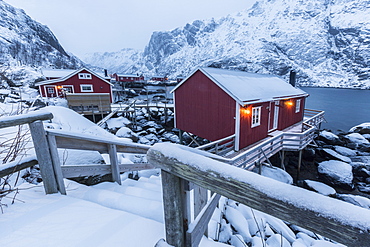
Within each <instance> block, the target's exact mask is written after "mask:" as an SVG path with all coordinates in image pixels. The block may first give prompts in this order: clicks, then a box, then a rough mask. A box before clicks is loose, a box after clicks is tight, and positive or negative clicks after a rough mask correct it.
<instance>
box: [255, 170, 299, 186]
mask: <svg viewBox="0 0 370 247" xmlns="http://www.w3.org/2000/svg"><path fill="white" fill-rule="evenodd" d="M257 170H258V168H255V171H257ZM261 175H262V176H265V177H269V178H272V179H275V180H277V181H280V182H283V183H286V184H293V178H292V176H290V175H289V173H287V172H286V171H284V170H283V169H280V168H278V167H270V166H265V165H263V166H262V172H261Z"/></svg>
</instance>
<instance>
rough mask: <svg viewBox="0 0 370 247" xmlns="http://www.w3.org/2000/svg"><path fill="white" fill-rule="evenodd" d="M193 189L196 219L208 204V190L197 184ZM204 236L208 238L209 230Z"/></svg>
mask: <svg viewBox="0 0 370 247" xmlns="http://www.w3.org/2000/svg"><path fill="white" fill-rule="evenodd" d="M193 188H194V218H196V217H197V216H198V215H199V213H200V212H201V211H202V209H203V208H204V206H205V205H206V204H207V202H208V190H207V189H204V188H202V187H200V186H198V185H196V184H194V186H193ZM204 235H206V236H208V230H207V229H206V230H205V234H204Z"/></svg>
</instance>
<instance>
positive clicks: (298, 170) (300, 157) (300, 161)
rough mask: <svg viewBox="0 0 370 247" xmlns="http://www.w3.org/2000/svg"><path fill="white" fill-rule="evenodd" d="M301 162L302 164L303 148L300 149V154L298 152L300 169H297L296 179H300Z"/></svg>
mask: <svg viewBox="0 0 370 247" xmlns="http://www.w3.org/2000/svg"><path fill="white" fill-rule="evenodd" d="M301 164H302V149H301V150H299V154H298V169H297V178H296V181H298V180H299V173H300V172H301Z"/></svg>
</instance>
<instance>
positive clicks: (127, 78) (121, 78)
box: [113, 73, 144, 82]
mask: <svg viewBox="0 0 370 247" xmlns="http://www.w3.org/2000/svg"><path fill="white" fill-rule="evenodd" d="M113 78H114V79H115V80H116V81H118V82H139V81H144V76H143V75H130V74H117V73H114V74H113Z"/></svg>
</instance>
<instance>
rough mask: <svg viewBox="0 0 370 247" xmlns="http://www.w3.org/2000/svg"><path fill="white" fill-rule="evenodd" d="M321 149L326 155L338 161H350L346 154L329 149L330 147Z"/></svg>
mask: <svg viewBox="0 0 370 247" xmlns="http://www.w3.org/2000/svg"><path fill="white" fill-rule="evenodd" d="M322 151H323V153H324V155H325V156H326V157H328V158H329V159H335V160H340V161H343V162H347V163H350V162H351V159H350V158H348V157H346V156H343V155H341V154H339V153H337V152H335V151H334V150H331V149H328V148H323V149H322Z"/></svg>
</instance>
